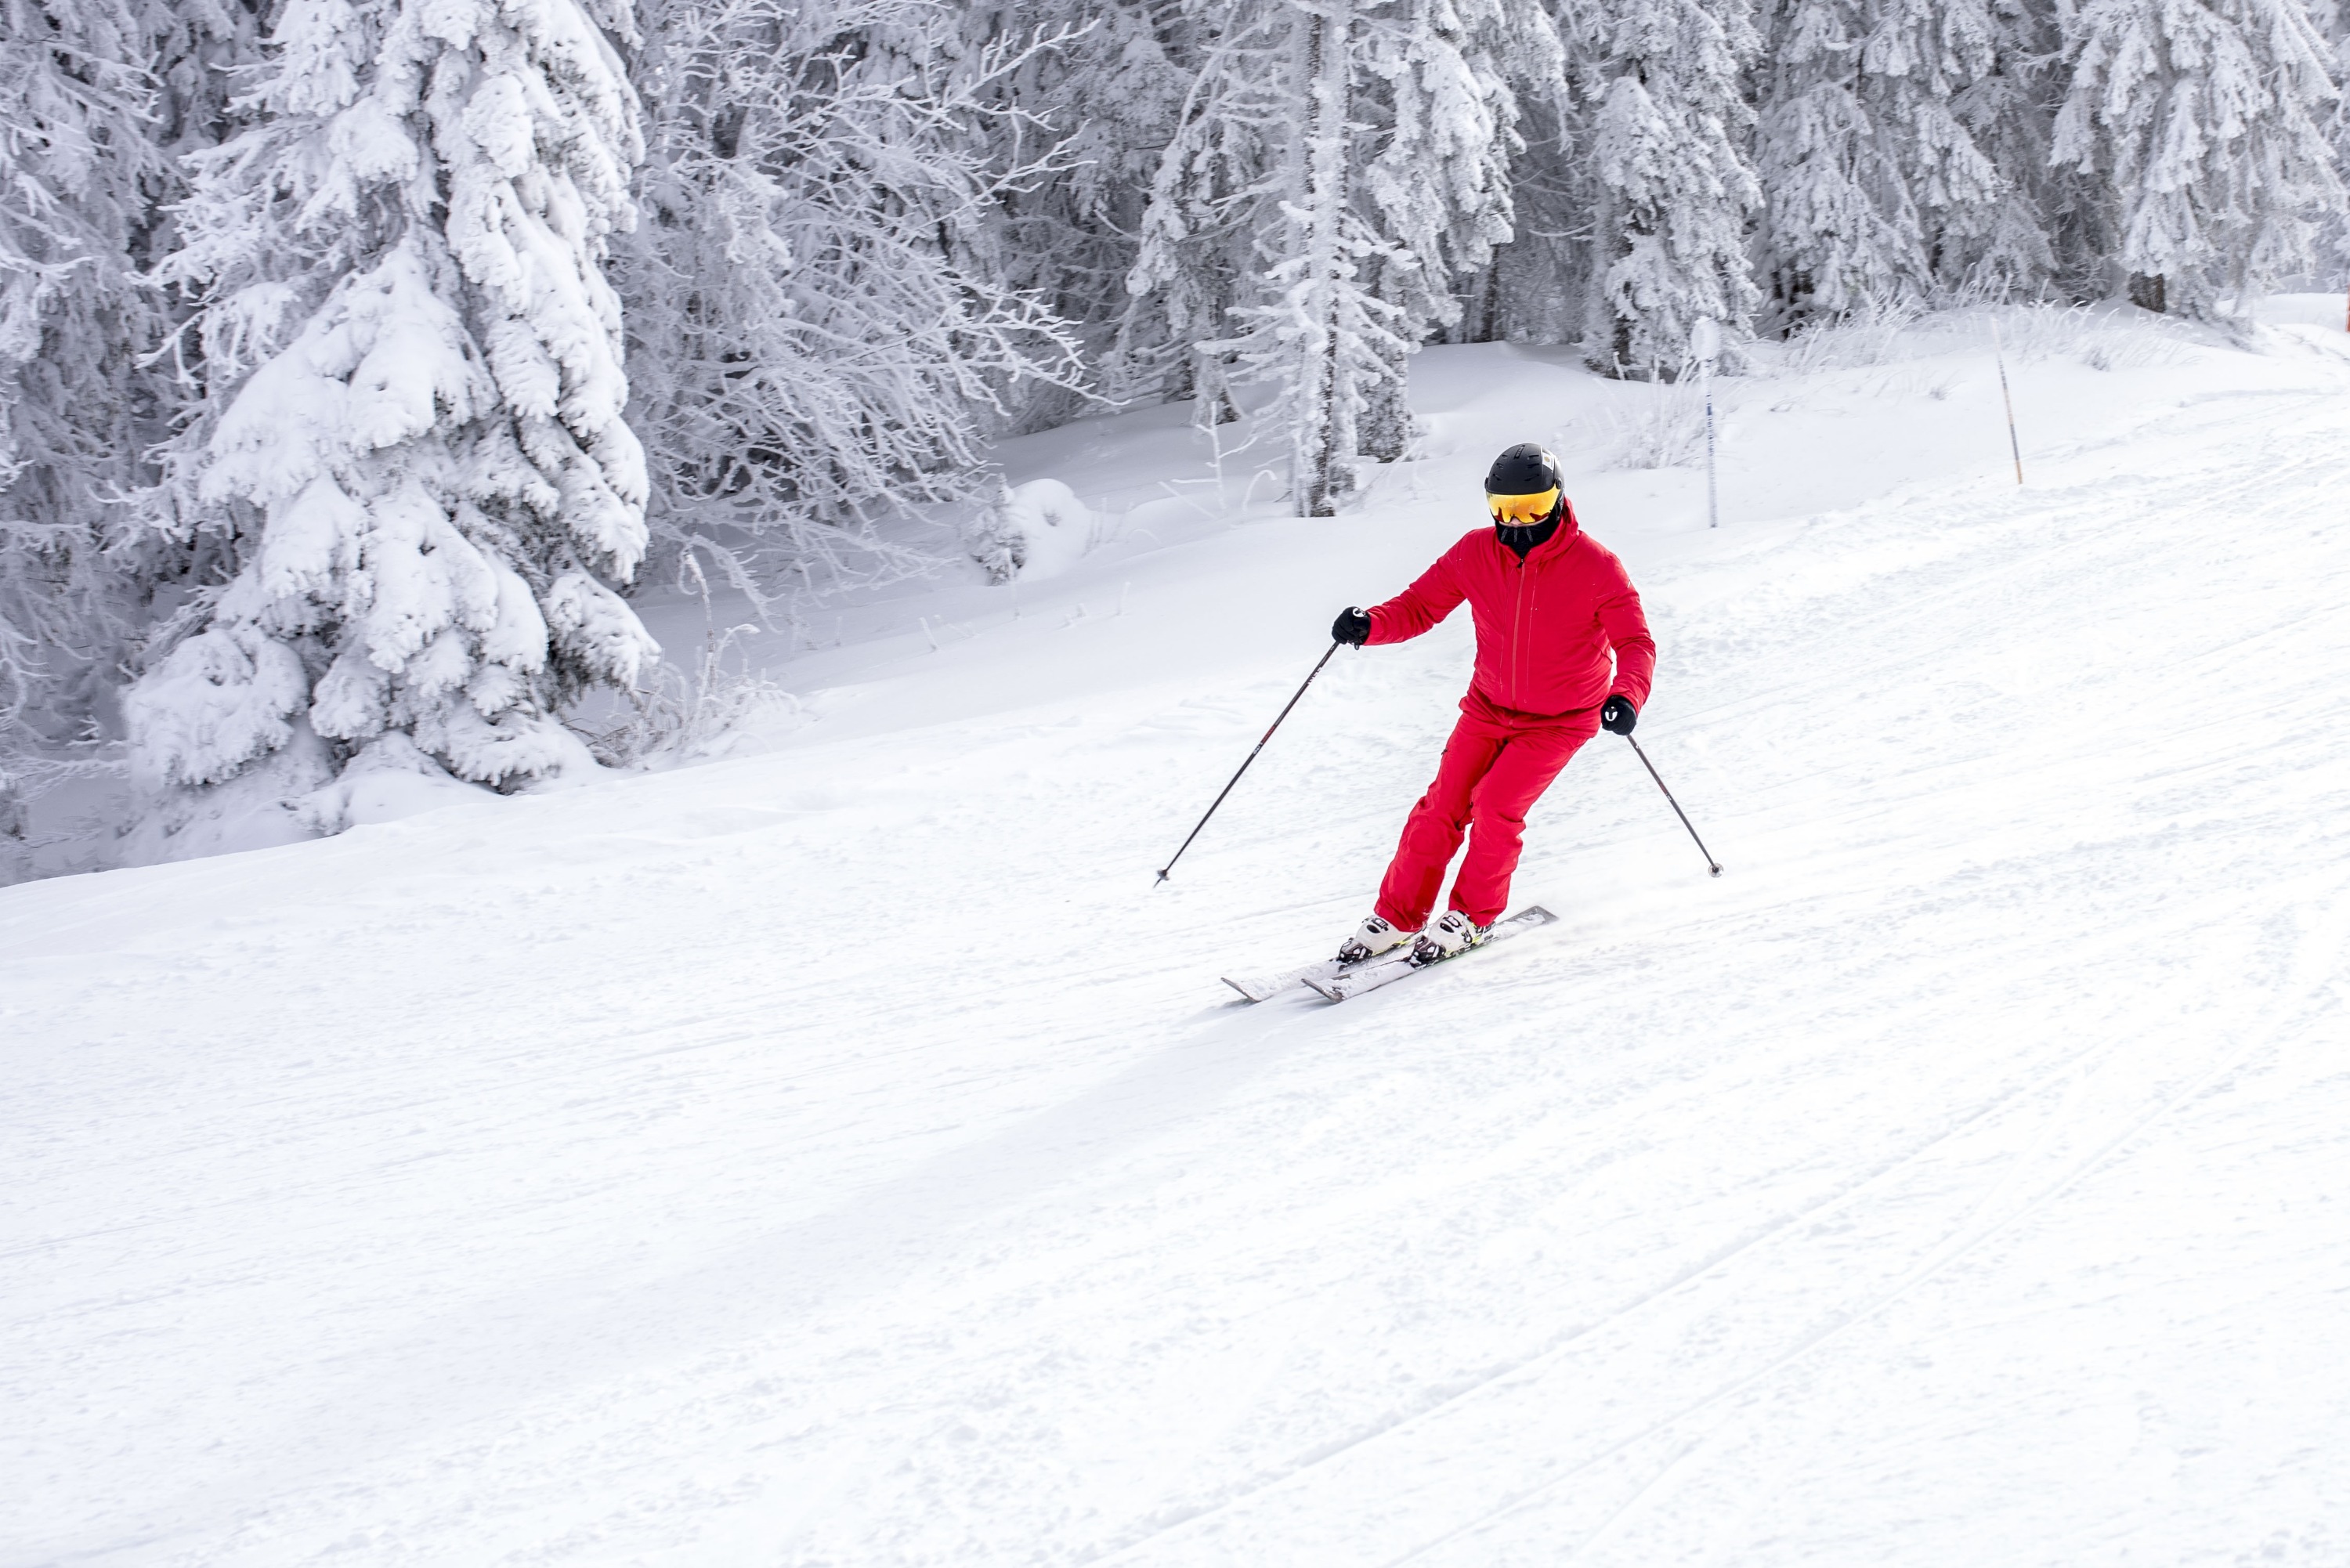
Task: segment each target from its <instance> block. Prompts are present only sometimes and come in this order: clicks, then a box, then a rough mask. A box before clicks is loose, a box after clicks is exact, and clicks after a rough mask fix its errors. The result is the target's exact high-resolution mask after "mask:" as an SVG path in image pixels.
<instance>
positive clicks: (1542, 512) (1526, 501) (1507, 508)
mask: <svg viewBox="0 0 2350 1568" xmlns="http://www.w3.org/2000/svg"><path fill="white" fill-rule="evenodd" d="M1485 504H1486V506H1487V507H1489V508H1491V509H1492V514H1493V521H1494V522H1496V523H1513V524H1527V523H1539V522H1541V521H1542V520H1543V519H1544V518H1545V517H1547V516H1549V515H1550V514H1551V513H1552V512H1554V511H1555V510H1556V509H1557V507H1558V486H1556V485H1555V484H1554V485H1552V486H1551V487H1550V488H1549V489H1548V490H1544V491H1542V492H1540V493H1536V494H1534V495H1488V496H1487V497H1485Z"/></svg>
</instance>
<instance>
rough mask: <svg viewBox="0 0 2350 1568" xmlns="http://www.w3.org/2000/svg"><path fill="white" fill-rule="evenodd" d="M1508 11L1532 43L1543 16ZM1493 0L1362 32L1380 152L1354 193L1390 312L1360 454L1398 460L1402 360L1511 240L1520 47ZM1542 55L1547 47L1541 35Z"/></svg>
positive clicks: (1449, 322)
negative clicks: (1528, 25) (1373, 243)
mask: <svg viewBox="0 0 2350 1568" xmlns="http://www.w3.org/2000/svg"><path fill="white" fill-rule="evenodd" d="M1517 9H1518V10H1519V11H1520V12H1521V13H1522V14H1523V15H1525V16H1528V17H1530V18H1531V19H1533V20H1534V23H1535V27H1534V29H1531V30H1533V31H1535V32H1536V33H1537V36H1539V35H1540V34H1543V33H1546V32H1547V21H1548V18H1547V17H1545V16H1543V14H1542V13H1541V11H1540V10H1539V8H1537V7H1534V6H1527V5H1520V6H1518V7H1517ZM1509 11H1510V6H1509V5H1505V4H1504V3H1503V0H1402V4H1401V5H1399V6H1398V7H1397V8H1396V10H1395V12H1394V14H1393V15H1389V16H1378V17H1377V18H1375V20H1374V24H1373V25H1372V26H1369V27H1367V29H1366V30H1365V33H1366V36H1365V43H1364V47H1363V74H1364V77H1365V80H1364V83H1363V88H1364V91H1363V92H1362V94H1361V95H1360V96H1361V97H1362V98H1363V99H1364V100H1365V102H1366V107H1367V109H1368V110H1369V112H1368V113H1367V115H1366V117H1365V118H1366V119H1368V120H1369V122H1370V124H1371V127H1372V133H1373V136H1374V138H1375V139H1376V140H1377V141H1378V152H1377V154H1376V156H1374V157H1372V158H1371V159H1370V161H1369V162H1368V163H1367V166H1366V167H1365V169H1364V171H1363V196H1364V200H1365V202H1367V207H1368V215H1369V220H1370V223H1371V224H1372V226H1373V233H1374V234H1376V235H1377V236H1378V240H1379V242H1380V244H1381V246H1382V254H1381V255H1380V256H1379V258H1378V262H1377V264H1376V266H1375V269H1374V272H1373V276H1372V287H1373V291H1374V293H1376V294H1377V295H1378V297H1379V299H1380V300H1382V301H1383V302H1384V303H1386V304H1387V305H1388V306H1391V307H1392V308H1393V309H1394V311H1395V313H1396V316H1395V325H1394V327H1392V328H1391V329H1390V330H1389V331H1388V333H1386V334H1385V335H1384V337H1383V339H1382V340H1383V342H1384V343H1385V344H1386V345H1388V358H1387V360H1386V361H1385V363H1384V364H1383V366H1382V369H1381V373H1380V374H1379V375H1378V376H1376V377H1374V378H1372V379H1370V381H1369V382H1368V384H1367V386H1366V388H1365V389H1364V395H1365V401H1366V407H1365V410H1364V413H1363V419H1362V428H1361V431H1360V437H1361V446H1362V451H1363V452H1364V454H1365V455H1367V456H1369V457H1373V458H1377V459H1378V461H1380V462H1394V461H1395V460H1396V459H1397V458H1399V457H1401V456H1402V455H1403V452H1404V449H1405V447H1406V446H1407V444H1408V443H1409V440H1410V433H1411V421H1410V414H1409V402H1408V400H1407V396H1406V394H1407V391H1408V389H1409V354H1410V352H1411V351H1413V350H1414V349H1416V348H1418V347H1419V345H1420V344H1421V343H1423V342H1425V341H1427V340H1428V338H1429V337H1430V335H1431V334H1432V333H1435V332H1439V331H1441V330H1443V329H1446V328H1449V327H1452V326H1454V325H1455V324H1456V323H1458V322H1459V321H1460V320H1461V317H1462V315H1463V313H1464V306H1463V301H1462V299H1461V291H1462V290H1463V289H1465V288H1467V287H1469V286H1471V283H1472V281H1473V280H1477V279H1482V277H1483V276H1484V275H1485V273H1486V271H1487V270H1488V269H1489V268H1490V267H1491V265H1492V257H1493V251H1494V248H1495V247H1496V246H1498V245H1502V244H1507V243H1508V242H1509V240H1510V238H1511V235H1512V228H1511V217H1512V207H1511V201H1510V162H1511V159H1512V157H1513V155H1514V154H1515V153H1516V152H1517V151H1519V150H1520V148H1521V145H1522V144H1521V143H1520V141H1519V140H1518V135H1517V118H1518V108H1517V98H1516V94H1515V93H1514V91H1513V89H1512V85H1511V80H1510V75H1509V70H1510V66H1511V64H1512V62H1513V57H1514V58H1516V61H1517V63H1518V64H1519V65H1520V66H1521V67H1523V63H1524V62H1523V48H1524V44H1523V40H1521V39H1520V38H1519V37H1517V36H1515V35H1516V34H1517V32H1518V31H1519V30H1520V29H1518V28H1514V27H1513V26H1512V22H1511V17H1510V15H1509ZM1552 43H1553V49H1554V54H1555V38H1554V39H1553V40H1552Z"/></svg>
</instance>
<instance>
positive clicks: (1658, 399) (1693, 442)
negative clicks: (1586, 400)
mask: <svg viewBox="0 0 2350 1568" xmlns="http://www.w3.org/2000/svg"><path fill="white" fill-rule="evenodd" d="M1591 439H1592V440H1593V441H1595V442H1596V444H1597V445H1598V447H1599V448H1600V450H1601V451H1602V452H1604V453H1605V454H1606V457H1605V462H1606V463H1607V466H1608V467H1609V468H1625V469H1648V468H1681V467H1686V466H1687V465H1689V464H1690V463H1693V462H1698V461H1699V460H1700V459H1701V458H1702V457H1703V456H1704V455H1705V400H1704V397H1703V395H1702V394H1701V393H1700V390H1699V387H1698V383H1697V381H1696V380H1695V379H1684V380H1680V381H1678V382H1674V383H1670V384H1659V385H1658V386H1656V387H1654V388H1653V389H1644V391H1643V393H1642V395H1640V396H1638V397H1634V398H1628V399H1618V400H1615V401H1612V402H1610V403H1608V404H1607V406H1606V407H1605V408H1604V409H1603V410H1601V411H1600V413H1599V414H1598V415H1597V417H1596V419H1595V420H1594V421H1593V422H1592V429H1591Z"/></svg>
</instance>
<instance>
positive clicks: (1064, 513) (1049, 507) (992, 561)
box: [963, 479, 1101, 583]
mask: <svg viewBox="0 0 2350 1568" xmlns="http://www.w3.org/2000/svg"><path fill="white" fill-rule="evenodd" d="M998 486H999V489H998V493H997V495H996V498H995V501H994V502H993V504H991V505H989V506H987V507H984V508H983V509H982V510H981V511H979V512H978V513H976V514H974V515H973V516H972V521H971V523H970V524H968V525H967V526H966V527H965V529H964V533H963V542H964V547H965V549H966V550H967V551H968V552H969V553H970V556H971V558H972V560H974V561H977V562H978V563H979V564H980V566H981V567H982V568H983V569H984V570H985V571H986V573H987V580H988V581H989V582H991V583H1008V582H1010V581H1011V580H1012V579H1013V578H1014V577H1032V578H1033V577H1049V576H1053V575H1055V573H1058V572H1062V571H1066V570H1067V569H1068V568H1069V567H1070V566H1074V565H1075V564H1076V562H1077V560H1078V559H1079V558H1080V557H1081V556H1084V555H1085V553H1086V552H1087V551H1088V550H1090V549H1092V548H1093V547H1094V545H1096V544H1097V543H1099V542H1100V541H1099V535H1100V526H1101V524H1100V519H1099V518H1097V517H1096V516H1095V515H1094V514H1093V512H1092V511H1091V509H1089V508H1088V507H1087V505H1086V504H1085V503H1084V502H1082V501H1080V500H1078V499H1077V497H1076V493H1075V492H1074V491H1072V490H1070V488H1069V487H1068V486H1067V485H1066V484H1064V483H1061V482H1060V481H1059V480H1057V479H1032V480H1030V481H1029V482H1028V483H1025V484H1017V485H1014V484H1005V483H1002V482H1001V481H999V482H998Z"/></svg>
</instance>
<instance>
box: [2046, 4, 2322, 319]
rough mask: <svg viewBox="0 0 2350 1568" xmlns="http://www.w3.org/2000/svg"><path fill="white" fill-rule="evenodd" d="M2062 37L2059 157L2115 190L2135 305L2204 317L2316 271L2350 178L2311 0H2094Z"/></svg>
mask: <svg viewBox="0 0 2350 1568" xmlns="http://www.w3.org/2000/svg"><path fill="white" fill-rule="evenodd" d="M2064 35H2065V52H2066V58H2067V60H2068V62H2069V63H2070V65H2071V67H2072V79H2071V84H2070V88H2069V90H2068V91H2067V93H2066V95H2065V99H2064V107H2063V109H2061V110H2060V111H2059V113H2058V115H2057V119H2056V130H2055V146H2054V159H2055V161H2056V162H2057V163H2058V164H2060V165H2065V166H2070V167H2072V168H2074V169H2076V170H2078V171H2081V172H2082V173H2083V174H2085V175H2088V176H2092V177H2094V178H2095V180H2096V181H2097V182H2099V184H2100V185H2101V186H2102V189H2101V191H2100V192H2098V193H2099V195H2100V196H2101V197H2102V201H2103V204H2104V206H2105V208H2106V226H2107V228H2108V230H2109V232H2110V233H2111V234H2113V236H2114V250H2113V255H2114V259H2115V261H2116V263H2118V265H2119V266H2120V267H2121V269H2122V270H2123V272H2125V273H2126V275H2127V278H2128V287H2129V294H2130V297H2131V298H2132V299H2133V300H2135V301H2136V302H2137V303H2138V304H2139V305H2142V306H2146V307H2147V308H2148V309H2151V310H2157V311H2160V310H2172V311H2178V312H2180V313H2183V314H2187V315H2191V316H2203V315H2208V314H2210V311H2211V309H2212V308H2213V306H2215V305H2216V304H2217V303H2218V301H2219V299H2220V296H2221V295H2222V294H2223V293H2226V292H2228V291H2230V290H2233V291H2235V292H2236V293H2237V294H2238V295H2239V296H2241V295H2242V293H2243V292H2245V291H2247V290H2249V289H2251V288H2255V287H2258V286H2262V285H2263V284H2266V283H2269V282H2272V281H2273V280H2275V279H2277V278H2279V277H2282V276H2290V275H2294V274H2296V273H2300V272H2303V271H2305V270H2306V269H2307V268H2308V267H2309V266H2310V265H2311V263H2312V261H2313V260H2314V257H2313V255H2312V251H2311V240H2312V237H2313V234H2314V228H2315V224H2316V223H2317V222H2319V221H2322V220H2324V219H2325V218H2327V217H2329V216H2331V215H2334V214H2337V213H2340V212H2341V210H2342V206H2343V183H2342V179H2341V175H2340V172H2339V171H2338V169H2337V167H2336V165H2335V161H2334V150H2333V148H2332V147H2331V146H2330V145H2329V143H2328V141H2327V139H2326V134H2325V128H2326V121H2327V117H2328V114H2329V112H2330V111H2331V110H2332V109H2333V107H2334V101H2335V88H2334V83H2333V81H2332V79H2331V77H2330V75H2329V72H2328V69H2327V66H2328V61H2327V57H2326V56H2327V49H2326V47H2325V41H2324V37H2323V36H2321V34H2320V32H2319V30H2318V28H2317V26H2316V25H2315V23H2314V20H2313V19H2312V17H2311V15H2310V12H2309V10H2308V8H2307V7H2306V5H2303V3H2302V0H2085V4H2083V5H2080V6H2079V7H2078V8H2077V9H2074V10H2073V11H2072V12H2070V13H2069V15H2068V16H2066V18H2065V25H2064Z"/></svg>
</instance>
